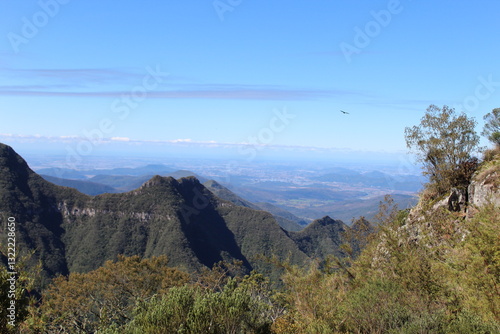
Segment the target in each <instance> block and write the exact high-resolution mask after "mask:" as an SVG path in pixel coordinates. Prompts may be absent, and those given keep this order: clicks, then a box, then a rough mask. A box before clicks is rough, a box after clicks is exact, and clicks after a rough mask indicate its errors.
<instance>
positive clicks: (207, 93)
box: [0, 68, 364, 100]
mask: <svg viewBox="0 0 500 334" xmlns="http://www.w3.org/2000/svg"><path fill="white" fill-rule="evenodd" d="M0 74H2V75H3V77H5V78H10V80H9V84H4V85H2V84H1V83H0V96H13V97H16V96H21V97H76V98H89V97H97V98H119V97H121V96H123V95H126V94H130V91H131V90H132V89H133V88H134V87H135V86H137V85H138V84H139V85H140V84H141V82H142V80H143V78H144V73H140V72H139V71H131V70H119V69H29V70H21V69H5V68H4V69H0ZM165 79H166V80H165V83H163V84H162V85H161V86H160V87H158V89H156V90H154V91H148V92H147V97H148V98H153V99H222V100H317V99H328V98H334V97H340V96H348V95H364V94H363V93H360V92H356V91H348V90H342V89H317V88H294V87H283V86H273V85H248V84H238V83H236V84H219V83H208V84H190V83H186V82H185V80H183V78H181V77H175V76H170V75H169V76H167V77H166V78H165ZM182 81H184V82H182ZM118 87H119V88H118Z"/></svg>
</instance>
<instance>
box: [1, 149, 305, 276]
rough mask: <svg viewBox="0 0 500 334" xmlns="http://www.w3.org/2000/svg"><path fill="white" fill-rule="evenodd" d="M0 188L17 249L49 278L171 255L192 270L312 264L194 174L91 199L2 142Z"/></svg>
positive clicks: (260, 216)
mask: <svg viewBox="0 0 500 334" xmlns="http://www.w3.org/2000/svg"><path fill="white" fill-rule="evenodd" d="M0 185H1V192H0V215H1V218H2V221H7V218H8V217H15V218H16V221H17V222H18V225H17V229H18V234H17V237H18V248H19V249H20V250H22V251H23V252H25V253H28V252H30V251H33V252H34V257H33V261H37V260H40V261H41V263H42V265H43V270H44V273H45V275H46V276H47V277H53V276H55V275H57V274H67V273H68V272H86V271H90V270H93V269H96V268H98V267H100V266H101V265H102V264H103V263H104V261H106V260H109V259H116V257H117V256H118V255H119V254H124V255H127V256H132V255H139V256H141V257H150V256H156V255H167V256H168V258H169V259H170V264H171V265H173V266H177V267H180V268H183V269H185V270H188V271H197V270H199V269H200V268H202V267H204V266H209V267H211V266H212V265H213V264H214V263H217V262H219V261H222V260H225V261H233V260H239V261H241V262H242V263H243V265H244V267H246V268H247V269H248V270H250V269H252V268H254V267H255V266H256V265H257V263H258V262H259V260H258V257H259V256H261V255H263V256H264V257H272V256H276V257H278V258H280V259H285V258H289V259H290V260H291V261H292V262H293V263H305V262H307V261H308V260H309V257H308V256H307V255H306V254H304V252H302V251H301V250H300V249H299V247H298V246H297V245H296V243H295V242H294V241H293V240H292V239H291V238H290V237H289V236H288V235H287V234H286V233H285V231H283V230H282V229H281V228H280V227H279V225H278V224H277V223H276V220H275V219H274V218H273V216H272V215H271V214H269V213H267V212H264V211H259V210H254V209H252V208H246V207H242V206H238V205H235V204H233V203H231V202H229V201H225V200H222V199H220V198H218V197H216V196H215V195H214V194H213V193H212V192H211V191H209V190H208V189H207V188H205V187H204V186H203V185H202V184H201V183H200V182H199V181H198V180H197V179H196V178H194V177H188V178H183V179H180V180H176V179H174V178H171V177H160V176H155V177H153V178H151V179H150V180H149V181H147V182H145V183H144V184H143V185H142V186H141V187H140V188H138V189H136V190H133V191H130V192H127V193H121V194H102V195H98V196H87V195H84V194H81V193H80V192H78V191H76V190H74V189H71V188H66V187H61V186H56V185H54V184H51V183H50V182H47V181H46V180H44V179H43V178H41V177H40V176H39V175H37V174H36V173H35V172H33V171H32V170H31V169H30V168H29V167H28V165H27V164H26V162H25V161H24V160H23V159H22V158H21V157H20V156H19V155H17V154H16V153H15V152H14V150H13V149H12V148H10V147H8V146H6V145H0ZM4 228H5V224H2V229H4ZM2 232H3V231H2ZM2 242H3V241H2Z"/></svg>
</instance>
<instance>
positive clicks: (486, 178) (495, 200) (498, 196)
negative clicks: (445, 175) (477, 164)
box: [467, 165, 500, 217]
mask: <svg viewBox="0 0 500 334" xmlns="http://www.w3.org/2000/svg"><path fill="white" fill-rule="evenodd" d="M498 169H499V168H498V166H495V165H493V166H490V167H489V168H485V169H484V170H481V171H479V172H478V173H477V174H476V176H475V177H474V178H473V180H472V182H471V184H470V185H469V188H468V195H469V205H468V208H467V216H468V217H471V216H472V215H474V212H475V211H476V210H477V208H480V207H482V206H485V205H488V204H490V203H491V204H493V205H494V206H495V207H498V208H500V187H499V183H500V173H499V171H498Z"/></svg>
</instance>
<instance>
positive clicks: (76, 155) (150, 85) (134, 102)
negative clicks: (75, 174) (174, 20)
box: [66, 65, 169, 169]
mask: <svg viewBox="0 0 500 334" xmlns="http://www.w3.org/2000/svg"><path fill="white" fill-rule="evenodd" d="M146 71H147V74H146V75H145V76H144V77H143V79H142V83H141V84H140V85H137V86H134V87H133V88H132V89H131V90H130V91H129V92H128V93H126V94H122V95H121V96H120V97H119V98H116V99H115V100H114V101H113V102H112V103H111V106H110V110H111V113H112V115H110V117H105V118H102V119H101V120H100V121H99V123H98V125H97V126H96V127H95V128H93V129H91V130H87V129H84V130H83V136H82V138H81V140H80V141H78V142H77V143H76V144H75V145H74V146H71V145H67V146H66V165H67V166H68V167H69V168H72V169H76V167H77V164H79V163H81V162H82V160H83V157H85V156H89V155H90V154H91V153H92V152H93V150H94V148H95V147H96V146H98V145H100V144H102V143H103V141H104V140H105V138H106V136H107V135H109V134H110V133H112V132H113V131H114V130H115V128H116V124H117V123H119V122H120V121H124V120H125V119H127V118H128V117H129V115H130V113H131V112H132V111H133V110H135V109H137V108H138V107H139V106H140V104H141V102H143V101H144V100H145V99H146V98H147V97H148V93H149V92H152V91H154V90H155V89H156V88H157V87H158V86H159V85H160V84H161V83H163V81H164V80H165V78H166V77H167V76H168V75H169V73H167V72H162V71H161V69H160V68H159V66H158V65H157V66H156V68H155V69H153V68H151V67H150V66H147V67H146Z"/></svg>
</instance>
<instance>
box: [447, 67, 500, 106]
mask: <svg viewBox="0 0 500 334" xmlns="http://www.w3.org/2000/svg"><path fill="white" fill-rule="evenodd" d="M477 80H478V81H479V83H478V84H477V85H476V88H475V90H474V94H471V95H468V96H466V97H465V98H464V99H463V101H462V103H461V104H458V105H456V106H454V108H455V109H456V110H463V111H465V112H471V111H474V110H476V109H477V108H479V105H480V104H481V102H482V101H486V100H488V99H489V98H490V97H491V96H492V95H493V94H495V92H496V91H497V90H498V88H500V81H493V74H489V75H488V77H487V78H485V77H483V76H479V77H478V78H477Z"/></svg>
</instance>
